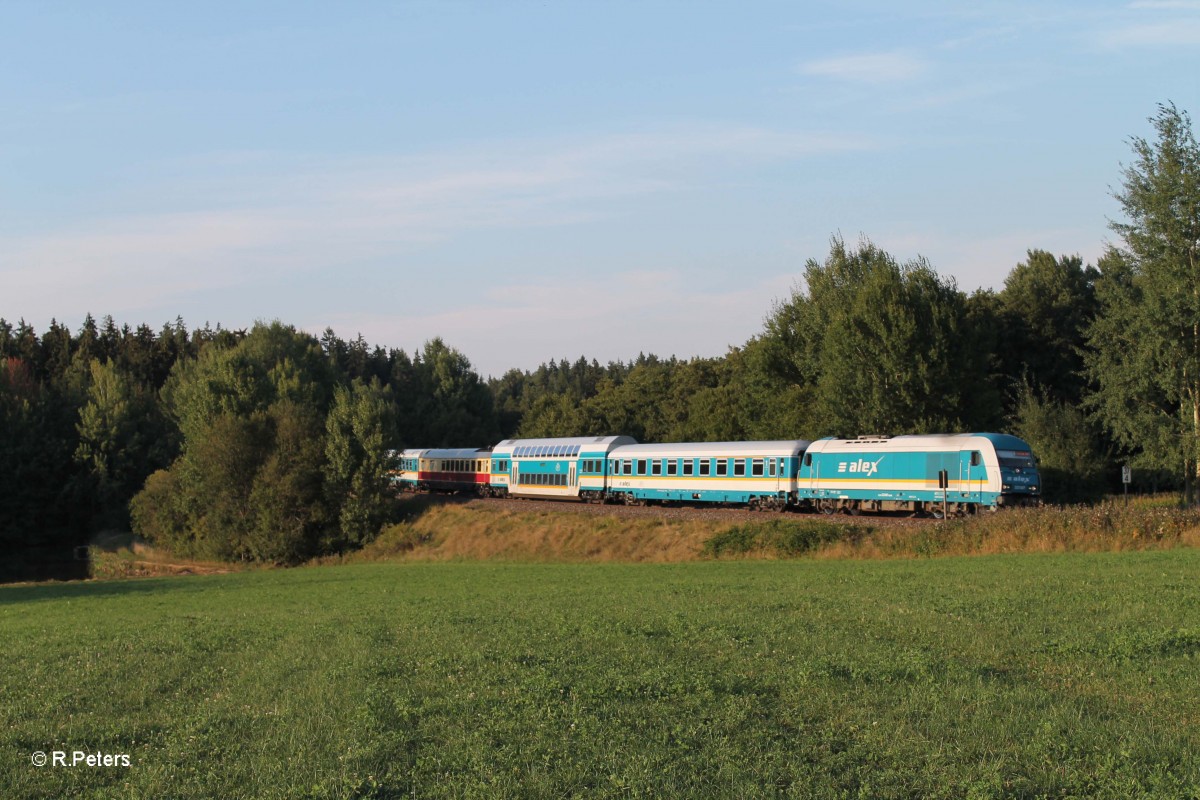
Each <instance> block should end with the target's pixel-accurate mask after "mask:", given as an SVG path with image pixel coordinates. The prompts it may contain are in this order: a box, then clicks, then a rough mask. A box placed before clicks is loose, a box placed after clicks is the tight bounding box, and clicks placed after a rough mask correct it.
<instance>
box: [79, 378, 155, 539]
mask: <svg viewBox="0 0 1200 800" xmlns="http://www.w3.org/2000/svg"><path fill="white" fill-rule="evenodd" d="M89 370H90V371H89V374H90V378H91V380H90V386H89V387H88V390H87V402H86V404H85V405H84V406H83V407H82V408H80V409H79V422H78V424H77V425H76V430H77V431H78V432H79V445H78V446H77V447H76V448H75V460H76V461H77V462H79V463H80V464H81V465H82V466H83V467H84V469H85V470H86V471H87V475H88V477H89V478H90V480H91V481H92V485H93V490H94V497H95V501H96V509H95V512H94V517H95V520H94V526H96V527H99V526H104V525H115V526H121V527H123V526H124V525H125V524H126V523H127V506H128V503H129V500H130V498H132V497H133V495H134V494H135V493H136V492H137V491H138V490H139V489H141V487H142V484H143V483H144V481H145V479H146V476H147V475H149V474H150V473H151V472H153V471H154V470H156V469H159V468H161V467H164V466H166V465H167V464H168V463H169V462H170V460H171V458H172V457H173V455H174V453H173V450H174V442H173V437H171V436H170V435H169V434H168V432H167V426H166V424H165V420H163V419H162V416H161V413H160V411H159V408H158V406H157V404H156V403H155V401H154V397H153V396H152V395H150V394H149V393H148V392H146V391H145V390H143V389H142V388H141V387H139V386H137V385H136V384H135V383H133V382H132V381H131V380H130V379H129V376H128V375H126V374H124V373H123V372H121V371H120V370H119V369H118V368H117V367H116V366H115V365H114V364H113V363H112V362H111V361H108V362H105V363H103V364H102V363H100V361H98V360H96V359H93V360H92V362H91V364H90V365H89Z"/></svg>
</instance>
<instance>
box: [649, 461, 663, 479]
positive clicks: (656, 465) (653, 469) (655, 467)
mask: <svg viewBox="0 0 1200 800" xmlns="http://www.w3.org/2000/svg"><path fill="white" fill-rule="evenodd" d="M650 473H651V474H652V475H662V461H660V460H659V459H657V458H656V459H654V460H653V461H651V462H650Z"/></svg>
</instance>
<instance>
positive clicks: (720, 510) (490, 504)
mask: <svg viewBox="0 0 1200 800" xmlns="http://www.w3.org/2000/svg"><path fill="white" fill-rule="evenodd" d="M410 497H424V498H430V500H427V502H434V503H455V504H461V505H465V506H467V507H468V508H494V509H511V510H513V511H517V512H521V513H530V514H536V513H564V514H590V515H592V516H606V517H621V518H626V519H646V518H659V519H680V520H686V519H695V520H722V521H724V520H728V521H730V522H763V521H766V520H773V519H788V520H797V521H800V520H820V521H822V522H831V523H835V524H844V525H872V526H879V525H887V526H901V527H903V526H920V525H928V524H930V523H931V522H936V521H937V520H934V519H931V518H914V517H912V516H910V515H908V514H906V513H879V514H864V515H862V516H858V517H854V516H849V515H846V514H830V515H825V514H808V513H800V512H796V511H750V510H748V509H745V508H730V507H708V506H689V505H674V506H664V505H646V506H626V505H607V504H606V505H599V504H595V503H582V502H578V501H571V500H531V499H528V498H515V497H507V498H497V497H472V496H467V495H439V494H433V495H429V494H422V495H410Z"/></svg>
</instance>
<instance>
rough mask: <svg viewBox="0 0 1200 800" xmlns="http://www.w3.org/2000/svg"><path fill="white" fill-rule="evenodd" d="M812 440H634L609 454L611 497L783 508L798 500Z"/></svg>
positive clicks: (634, 501)
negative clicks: (798, 480)
mask: <svg viewBox="0 0 1200 800" xmlns="http://www.w3.org/2000/svg"><path fill="white" fill-rule="evenodd" d="M808 445H809V443H808V442H807V441H804V440H799V439H787V440H782V441H765V442H685V443H677V444H636V445H625V446H622V447H618V448H616V449H614V450H613V451H612V453H610V454H609V457H608V458H609V470H608V471H609V479H608V497H609V499H614V500H621V501H623V502H625V503H627V504H633V505H638V504H642V503H646V502H660V503H661V502H684V503H722V504H733V505H745V506H748V507H750V508H761V509H772V510H776V511H782V510H783V509H784V508H786V507H787V506H789V505H792V504H794V503H795V502H796V475H797V472H798V470H799V466H800V457H801V456H802V455H803V453H804V451H805V448H807V447H808Z"/></svg>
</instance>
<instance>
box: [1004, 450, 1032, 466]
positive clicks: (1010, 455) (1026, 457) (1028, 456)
mask: <svg viewBox="0 0 1200 800" xmlns="http://www.w3.org/2000/svg"><path fill="white" fill-rule="evenodd" d="M996 457H997V458H998V459H1000V466H1002V467H1009V468H1010V469H1034V468H1036V467H1037V464H1036V463H1035V462H1034V460H1033V454H1032V453H1030V452H1029V451H1028V450H997V451H996Z"/></svg>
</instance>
